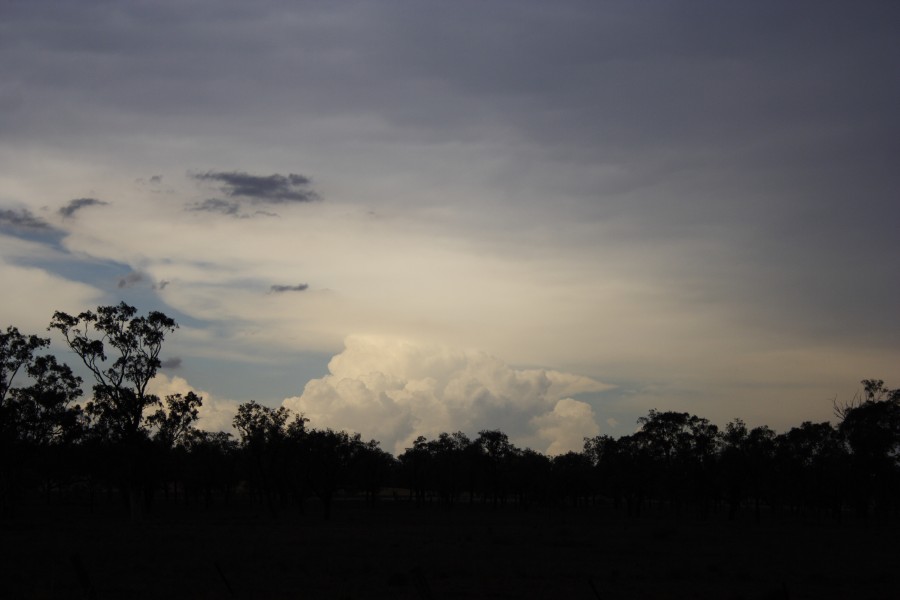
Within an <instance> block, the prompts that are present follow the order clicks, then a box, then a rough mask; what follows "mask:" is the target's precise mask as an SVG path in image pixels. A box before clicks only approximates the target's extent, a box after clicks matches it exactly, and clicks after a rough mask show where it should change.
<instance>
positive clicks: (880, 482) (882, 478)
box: [836, 379, 900, 516]
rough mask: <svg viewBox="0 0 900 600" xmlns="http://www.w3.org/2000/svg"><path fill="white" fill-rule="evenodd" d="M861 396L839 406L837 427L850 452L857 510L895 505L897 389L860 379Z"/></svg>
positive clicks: (898, 488) (899, 475)
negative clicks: (861, 386) (839, 420)
mask: <svg viewBox="0 0 900 600" xmlns="http://www.w3.org/2000/svg"><path fill="white" fill-rule="evenodd" d="M862 384H863V386H864V393H863V395H861V396H860V395H857V397H856V398H854V400H853V401H851V402H850V403H847V404H844V405H842V406H840V407H837V406H836V412H837V414H838V415H839V416H840V417H841V422H840V424H839V425H838V430H839V431H840V433H841V434H842V435H843V437H844V439H846V441H847V444H848V445H849V447H850V450H851V451H852V457H851V461H852V465H853V469H852V475H851V477H852V482H851V489H852V491H853V496H854V502H855V504H856V509H857V512H858V513H859V514H860V515H862V516H865V515H867V514H868V512H869V508H870V504H871V503H872V502H876V503H878V504H880V505H881V506H883V507H888V506H890V507H891V508H897V507H896V504H897V502H898V500H897V496H898V494H900V471H898V468H900V463H898V461H900V389H890V388H888V387H886V386H885V385H884V381H882V380H880V379H864V380H863V381H862Z"/></svg>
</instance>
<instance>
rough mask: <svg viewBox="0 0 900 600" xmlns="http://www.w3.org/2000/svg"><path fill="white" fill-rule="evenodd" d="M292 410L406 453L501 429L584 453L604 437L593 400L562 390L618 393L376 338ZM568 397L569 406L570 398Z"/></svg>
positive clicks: (294, 401) (520, 439) (360, 344)
mask: <svg viewBox="0 0 900 600" xmlns="http://www.w3.org/2000/svg"><path fill="white" fill-rule="evenodd" d="M328 370H329V374H328V375H326V376H325V377H322V378H319V379H313V380H311V381H309V382H308V383H307V384H306V387H305V388H304V390H303V394H302V395H301V396H298V397H293V398H288V399H286V400H285V401H284V406H286V407H288V408H290V409H292V410H295V411H298V412H302V413H304V414H305V415H306V416H307V417H309V418H310V419H311V423H312V425H313V426H316V427H333V428H340V429H347V430H352V431H357V432H359V433H361V434H362V435H363V436H364V437H367V438H375V439H377V440H379V441H381V442H382V444H383V446H384V447H385V448H386V449H388V450H390V451H392V452H394V453H399V452H402V451H403V449H404V448H406V447H407V446H409V445H410V444H411V443H412V440H414V439H415V438H416V437H417V436H419V435H425V436H426V437H435V436H437V435H438V434H439V433H441V432H444V431H457V430H462V431H465V432H468V433H471V434H475V433H477V431H479V430H482V429H493V428H499V429H501V430H503V431H504V432H506V433H507V434H508V435H509V436H510V438H511V439H512V440H513V442H514V443H517V444H519V445H521V446H529V447H533V446H535V445H538V444H540V445H542V446H543V447H540V448H537V449H539V450H541V451H544V450H548V449H552V450H553V451H562V449H571V448H574V447H575V446H573V444H574V442H573V440H574V441H577V444H576V445H577V447H579V448H580V445H581V437H582V436H583V435H590V434H593V432H596V431H597V425H596V423H595V422H594V414H593V411H592V410H591V408H590V406H589V405H587V404H586V403H584V402H579V401H576V400H571V399H563V398H562V397H561V396H560V394H563V393H567V394H576V393H595V392H599V391H603V390H606V389H609V388H611V387H612V386H609V385H606V384H603V383H601V382H599V381H596V380H594V379H591V378H589V377H582V376H579V375H573V374H570V373H561V372H559V371H553V370H549V369H518V368H515V367H511V366H510V365H508V364H506V363H504V362H503V361H502V360H500V359H499V358H496V357H494V356H491V355H489V354H487V353H485V352H481V351H477V350H456V349H452V348H448V347H445V346H441V345H435V344H425V343H418V342H412V341H405V340H399V339H393V338H385V337H376V336H351V337H348V338H347V340H346V341H345V348H344V350H343V351H342V352H341V353H340V354H338V355H336V356H334V357H333V358H332V360H331V362H330V363H329V365H328ZM563 400H564V401H563Z"/></svg>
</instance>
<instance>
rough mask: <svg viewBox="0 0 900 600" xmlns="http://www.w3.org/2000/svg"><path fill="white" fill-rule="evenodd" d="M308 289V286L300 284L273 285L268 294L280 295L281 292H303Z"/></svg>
mask: <svg viewBox="0 0 900 600" xmlns="http://www.w3.org/2000/svg"><path fill="white" fill-rule="evenodd" d="M307 289H309V284H307V283H300V284H298V285H273V286H272V287H270V288H269V293H270V294H280V293H282V292H303V291H306V290H307Z"/></svg>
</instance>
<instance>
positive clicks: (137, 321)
mask: <svg viewBox="0 0 900 600" xmlns="http://www.w3.org/2000/svg"><path fill="white" fill-rule="evenodd" d="M177 328H178V324H177V323H175V321H174V320H173V319H172V318H171V317H168V316H166V315H165V314H163V313H161V312H159V311H151V312H150V313H148V314H147V315H146V316H138V314H137V309H136V308H135V307H133V306H129V305H128V304H125V303H124V302H121V303H119V304H118V305H116V306H100V307H98V308H97V311H96V312H93V311H89V310H88V311H84V312H82V313H80V314H78V315H77V316H72V315H69V314H67V313H64V312H60V311H57V312H55V313H54V314H53V319H52V321H51V322H50V327H49V329H51V330H52V329H55V330H57V331H59V332H60V333H61V334H62V335H63V337H64V338H65V340H66V343H67V344H68V346H69V348H70V349H71V350H72V351H73V352H74V353H75V354H76V355H77V356H78V357H79V358H80V359H81V361H82V362H83V363H84V365H85V366H86V367H87V369H88V370H89V371H90V373H91V375H93V377H94V380H95V384H94V396H93V399H92V400H91V401H90V402H88V403H87V405H86V406H85V410H86V412H87V413H88V415H89V416H90V417H91V418H92V419H93V420H94V425H95V427H96V428H97V430H98V431H99V432H100V433H101V434H103V435H104V436H105V437H106V438H107V439H109V440H114V441H133V440H135V439H137V438H141V437H146V436H147V434H148V432H149V429H150V427H151V425H152V423H151V421H150V416H151V415H145V411H147V410H148V409H151V408H153V407H155V406H158V405H160V401H159V398H158V397H157V396H155V395H153V394H150V393H148V392H147V387H148V385H149V384H150V381H151V380H152V379H153V378H154V377H155V376H156V372H157V370H158V369H159V367H160V364H161V362H160V359H159V354H160V352H161V350H162V346H163V342H164V341H165V338H166V335H167V334H169V333H172V332H173V331H175V329H177Z"/></svg>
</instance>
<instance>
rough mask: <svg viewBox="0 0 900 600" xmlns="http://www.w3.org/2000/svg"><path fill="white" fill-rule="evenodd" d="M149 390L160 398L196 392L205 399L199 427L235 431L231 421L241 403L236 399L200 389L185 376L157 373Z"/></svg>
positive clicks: (209, 429) (200, 411) (201, 406)
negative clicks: (220, 396) (214, 394)
mask: <svg viewBox="0 0 900 600" xmlns="http://www.w3.org/2000/svg"><path fill="white" fill-rule="evenodd" d="M147 391H148V392H150V393H151V394H156V395H157V396H159V397H160V399H164V398H165V397H166V396H171V395H173V394H181V395H185V394H187V393H188V392H194V393H195V394H197V395H198V396H200V397H201V398H202V399H203V403H202V404H201V405H200V409H199V411H198V412H199V419H198V420H197V427H198V428H199V429H203V430H206V431H226V432H228V433H232V434H233V433H234V428H233V427H232V425H231V422H232V420H233V419H234V415H236V414H237V408H238V404H239V403H238V402H237V401H235V400H226V399H224V398H218V397H216V396H213V395H212V394H210V393H209V392H205V391H203V390H198V389H196V388H194V387H192V386H191V384H190V383H188V381H187V380H186V379H185V378H184V377H169V376H168V375H163V374H157V375H156V377H154V378H153V379H152V380H151V381H150V384H149V385H148V386H147Z"/></svg>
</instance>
